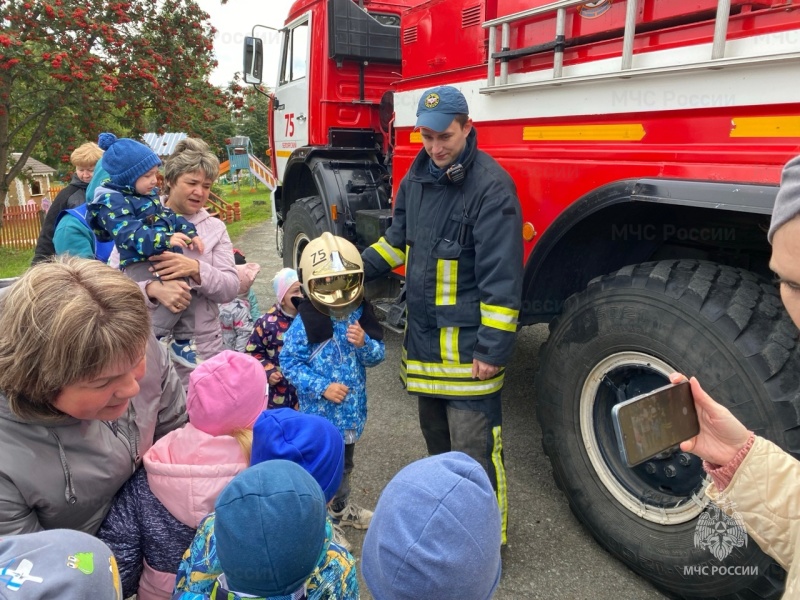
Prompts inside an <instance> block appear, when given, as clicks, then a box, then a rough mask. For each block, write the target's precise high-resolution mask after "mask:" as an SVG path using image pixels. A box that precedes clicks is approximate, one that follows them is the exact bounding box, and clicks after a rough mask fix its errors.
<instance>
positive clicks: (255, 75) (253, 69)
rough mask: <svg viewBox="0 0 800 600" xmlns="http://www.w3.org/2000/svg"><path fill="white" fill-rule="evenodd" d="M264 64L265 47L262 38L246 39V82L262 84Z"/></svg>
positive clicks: (244, 69) (244, 70)
mask: <svg viewBox="0 0 800 600" xmlns="http://www.w3.org/2000/svg"><path fill="white" fill-rule="evenodd" d="M263 64H264V46H263V42H262V41H261V38H256V37H246V38H244V68H243V69H242V71H243V72H244V82H245V83H261V69H262V66H263Z"/></svg>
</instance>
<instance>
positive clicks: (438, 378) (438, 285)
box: [363, 129, 523, 398]
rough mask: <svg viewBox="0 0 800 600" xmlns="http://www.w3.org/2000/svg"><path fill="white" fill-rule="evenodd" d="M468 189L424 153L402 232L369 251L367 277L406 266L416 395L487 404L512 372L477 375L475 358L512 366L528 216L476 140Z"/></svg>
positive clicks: (411, 177)
mask: <svg viewBox="0 0 800 600" xmlns="http://www.w3.org/2000/svg"><path fill="white" fill-rule="evenodd" d="M464 156H465V158H464V160H463V163H462V164H463V166H464V167H465V170H466V178H465V180H464V182H463V184H462V185H457V184H454V183H452V182H451V181H450V180H449V179H447V177H446V175H443V176H442V177H439V178H438V179H436V178H435V176H434V175H433V174H431V172H430V169H429V162H430V159H429V158H428V155H427V154H426V153H425V151H424V150H422V151H420V153H419V155H418V156H417V158H416V159H415V160H414V163H413V164H412V165H411V169H410V170H409V173H408V175H407V176H406V177H405V178H404V179H403V181H402V182H401V184H400V188H399V190H398V192H397V197H396V199H395V205H394V217H393V220H392V225H391V226H390V227H389V229H387V230H386V233H385V235H384V236H383V237H382V238H381V239H380V240H379V241H378V242H376V243H375V244H373V245H372V246H370V247H369V248H367V249H366V250H365V251H364V253H363V259H364V272H365V274H366V277H367V279H374V278H376V277H380V276H382V275H385V274H387V273H388V272H389V271H390V270H391V269H393V268H395V267H397V266H399V265H401V264H405V267H406V302H407V308H408V324H407V327H406V334H405V340H404V353H403V360H402V364H401V377H402V379H403V382H404V384H405V385H406V387H407V389H408V391H409V392H410V393H414V394H421V395H426V396H437V397H453V396H457V397H472V398H480V397H482V396H487V395H489V394H492V393H495V392H497V391H499V390H500V389H501V388H502V386H503V377H504V370H503V369H500V371H499V372H498V374H497V375H496V376H495V377H493V378H491V379H488V380H485V381H480V380H477V379H473V378H472V361H473V359H478V360H481V361H483V362H486V363H489V364H492V365H496V366H500V367H503V366H505V365H506V363H507V362H508V360H509V358H510V355H511V352H512V350H513V344H514V336H515V333H516V330H517V320H518V317H519V308H520V303H521V296H522V266H523V265H522V260H523V258H522V254H523V249H522V217H521V212H520V207H519V201H518V200H517V195H516V190H515V188H514V183H513V181H512V179H511V177H510V176H509V175H508V173H506V171H505V170H503V168H502V167H500V165H499V164H497V162H496V161H495V160H494V159H493V158H491V157H490V156H489V155H488V154H485V153H484V152H481V151H480V150H478V149H477V134H476V133H475V130H474V129H473V130H472V132H470V134H469V136H468V138H467V147H466V151H465V152H464Z"/></svg>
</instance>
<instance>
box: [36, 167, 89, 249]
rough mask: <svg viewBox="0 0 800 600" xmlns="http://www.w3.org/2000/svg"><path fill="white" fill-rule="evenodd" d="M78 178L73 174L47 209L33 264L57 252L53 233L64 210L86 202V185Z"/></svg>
mask: <svg viewBox="0 0 800 600" xmlns="http://www.w3.org/2000/svg"><path fill="white" fill-rule="evenodd" d="M87 185H89V184H88V183H84V182H83V181H81V180H80V179H78V176H77V175H73V176H72V181H70V182H69V185H68V186H67V187H65V188H64V189H63V190H61V191H60V192H58V195H57V196H56V198H55V200H53V203H52V204H51V205H50V208H49V209H48V210H47V215H45V217H44V223H42V230H41V231H40V232H39V239H38V241H37V242H36V250H35V251H34V253H33V260H32V261H31V264H34V265H35V264H36V263H38V262H41V261H43V260H47V259H48V258H50V257H51V256H54V255H55V253H56V249H55V246H53V234H54V233H55V232H56V220H57V219H58V215H60V214H61V211H62V210H66V209H68V208H75V207H77V206H80V205H81V204H84V203H85V202H86V186H87Z"/></svg>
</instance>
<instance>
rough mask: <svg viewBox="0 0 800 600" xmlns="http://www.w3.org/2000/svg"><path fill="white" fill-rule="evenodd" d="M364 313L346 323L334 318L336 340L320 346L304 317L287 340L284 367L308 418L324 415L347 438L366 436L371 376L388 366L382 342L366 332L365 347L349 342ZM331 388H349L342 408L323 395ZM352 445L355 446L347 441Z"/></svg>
mask: <svg viewBox="0 0 800 600" xmlns="http://www.w3.org/2000/svg"><path fill="white" fill-rule="evenodd" d="M363 311H364V306H363V305H362V306H359V307H358V308H357V309H356V310H354V311H353V312H352V313H350V315H348V317H347V318H346V319H334V318H331V321H333V337H332V338H330V339H328V340H325V341H324V342H321V343H310V342H309V341H308V336H307V334H306V328H305V324H304V323H303V317H302V316H301V315H297V317H295V319H294V321H293V322H292V325H291V327H289V331H287V332H286V334H285V335H284V338H283V350H282V351H281V367H282V369H283V374H284V375H285V376H286V378H287V379H288V380H289V381H290V382H291V383H292V385H293V386H294V387H295V390H296V391H297V398H298V400H299V401H300V410H301V411H303V412H304V413H310V414H314V415H320V416H322V417H325V418H326V419H328V420H329V421H330V422H331V423H333V424H334V425H336V427H337V428H338V429H339V431H340V432H341V433H342V436H343V437H345V439H346V440H347V438H348V437H349V436H346V434H345V431H347V430H351V431H354V432H355V439H354V440H353V442H354V441H355V440H357V439H358V438H359V437H361V433H362V432H363V431H364V424H365V423H366V422H367V371H366V367H374V366H375V365H377V364H379V363H380V362H381V361H383V357H384V345H383V342H381V341H378V340H374V339H372V338H370V337H369V335H367V334H366V333H365V338H364V339H365V343H364V345H363V346H362V347H361V348H356V347H355V346H354V345H353V344H351V343H350V342H348V341H347V328H348V327H349V326H350V325H352V324H354V323H356V322H357V321H358V320H359V319H360V318H361V314H362V313H363ZM332 383H343V384H344V385H346V386H347V387H348V388H350V389H349V391H348V393H347V396H346V397H345V399H344V400H343V401H342V403H341V404H336V403H334V402H331V401H330V400H326V399H325V397H324V396H323V395H322V394H323V393H325V390H326V389H327V388H328V386H329V385H330V384H332ZM347 443H352V442H350V441H348V442H347Z"/></svg>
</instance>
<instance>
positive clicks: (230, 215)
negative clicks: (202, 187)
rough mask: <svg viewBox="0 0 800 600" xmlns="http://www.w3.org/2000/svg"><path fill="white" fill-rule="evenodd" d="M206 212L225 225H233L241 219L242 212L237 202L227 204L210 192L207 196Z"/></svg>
mask: <svg viewBox="0 0 800 600" xmlns="http://www.w3.org/2000/svg"><path fill="white" fill-rule="evenodd" d="M206 210H208V212H209V213H210V214H211V215H212V216H215V217H218V218H219V219H221V220H223V221H225V222H226V223H233V222H234V221H238V220H239V219H241V218H242V210H241V207H240V206H239V203H238V202H233V203H231V202H227V201H226V200H223V199H222V198H220V197H219V196H217V195H216V194H215V193H214V192H211V193H210V194H209V196H208V203H207V205H206Z"/></svg>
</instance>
